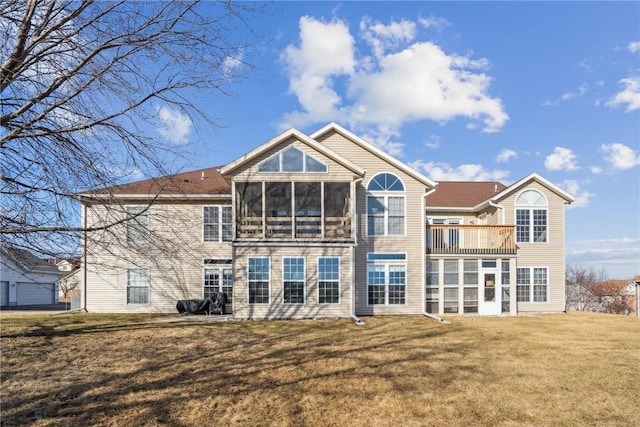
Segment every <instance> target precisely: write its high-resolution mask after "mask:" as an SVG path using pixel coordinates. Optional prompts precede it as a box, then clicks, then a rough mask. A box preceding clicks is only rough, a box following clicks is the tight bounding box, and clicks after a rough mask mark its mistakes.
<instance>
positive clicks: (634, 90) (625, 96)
mask: <svg viewBox="0 0 640 427" xmlns="http://www.w3.org/2000/svg"><path fill="white" fill-rule="evenodd" d="M618 83H620V84H622V85H623V86H624V89H623V90H622V91H621V92H618V93H617V94H616V96H614V97H613V98H612V99H610V100H609V101H608V102H607V105H608V106H609V107H617V106H619V105H626V106H627V109H626V112H627V113H628V112H629V111H633V110H638V109H640V76H634V77H629V78H627V79H622V80H620V81H619V82H618Z"/></svg>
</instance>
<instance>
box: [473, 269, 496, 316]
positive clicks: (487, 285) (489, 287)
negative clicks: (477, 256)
mask: <svg viewBox="0 0 640 427" xmlns="http://www.w3.org/2000/svg"><path fill="white" fill-rule="evenodd" d="M481 278H482V280H481V283H480V289H481V292H480V295H478V297H479V300H480V301H478V303H479V304H478V305H479V307H478V314H484V315H491V314H500V296H501V295H500V292H499V289H500V288H499V287H498V283H497V281H496V278H497V272H496V271H495V270H493V271H483V272H482V275H481Z"/></svg>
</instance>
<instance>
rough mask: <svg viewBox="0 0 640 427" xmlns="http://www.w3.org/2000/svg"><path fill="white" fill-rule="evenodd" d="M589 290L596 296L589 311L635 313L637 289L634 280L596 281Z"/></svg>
mask: <svg viewBox="0 0 640 427" xmlns="http://www.w3.org/2000/svg"><path fill="white" fill-rule="evenodd" d="M589 291H590V292H591V293H592V294H593V296H594V302H593V304H591V306H590V307H589V311H597V312H601V313H615V314H624V315H629V314H630V315H635V305H636V295H635V293H636V292H635V291H636V290H635V282H634V281H633V280H631V281H629V280H605V281H604V282H598V283H594V284H593V285H592V286H590V288H589Z"/></svg>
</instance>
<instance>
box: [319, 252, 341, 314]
mask: <svg viewBox="0 0 640 427" xmlns="http://www.w3.org/2000/svg"><path fill="white" fill-rule="evenodd" d="M318 303H319V304H339V303H340V258H338V257H321V258H318Z"/></svg>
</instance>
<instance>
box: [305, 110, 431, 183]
mask: <svg viewBox="0 0 640 427" xmlns="http://www.w3.org/2000/svg"><path fill="white" fill-rule="evenodd" d="M329 132H337V133H339V134H340V135H342V136H343V137H345V138H347V139H348V140H350V141H352V142H354V143H355V144H357V145H359V146H360V147H362V148H363V149H365V150H367V151H369V152H370V153H372V154H374V155H376V156H377V157H379V158H381V159H383V160H385V161H386V162H388V163H390V164H392V165H394V166H395V167H397V168H398V169H400V170H401V171H403V172H405V173H406V174H407V175H410V176H411V177H413V178H415V179H416V180H418V181H420V182H421V183H423V184H424V185H426V186H428V187H432V188H433V187H435V186H436V185H437V184H436V182H435V181H433V180H431V179H429V178H427V177H426V176H424V175H423V174H421V173H420V172H418V171H416V170H415V169H413V168H412V167H410V166H408V165H407V164H405V163H403V162H401V161H400V160H398V159H396V158H394V157H392V156H390V155H389V154H387V153H385V152H384V151H382V150H381V149H379V148H378V147H376V146H375V145H373V144H371V143H369V142H367V141H365V140H364V139H362V138H360V137H359V136H358V135H356V134H354V133H352V132H350V131H348V130H347V129H345V128H343V127H342V126H340V125H339V124H337V123H333V122H331V123H329V124H328V125H326V126H324V127H322V128H321V129H319V130H317V131H315V132H314V133H312V134H311V138H313V139H314V140H317V139H318V138H320V137H321V136H322V135H325V134H327V133H329Z"/></svg>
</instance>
